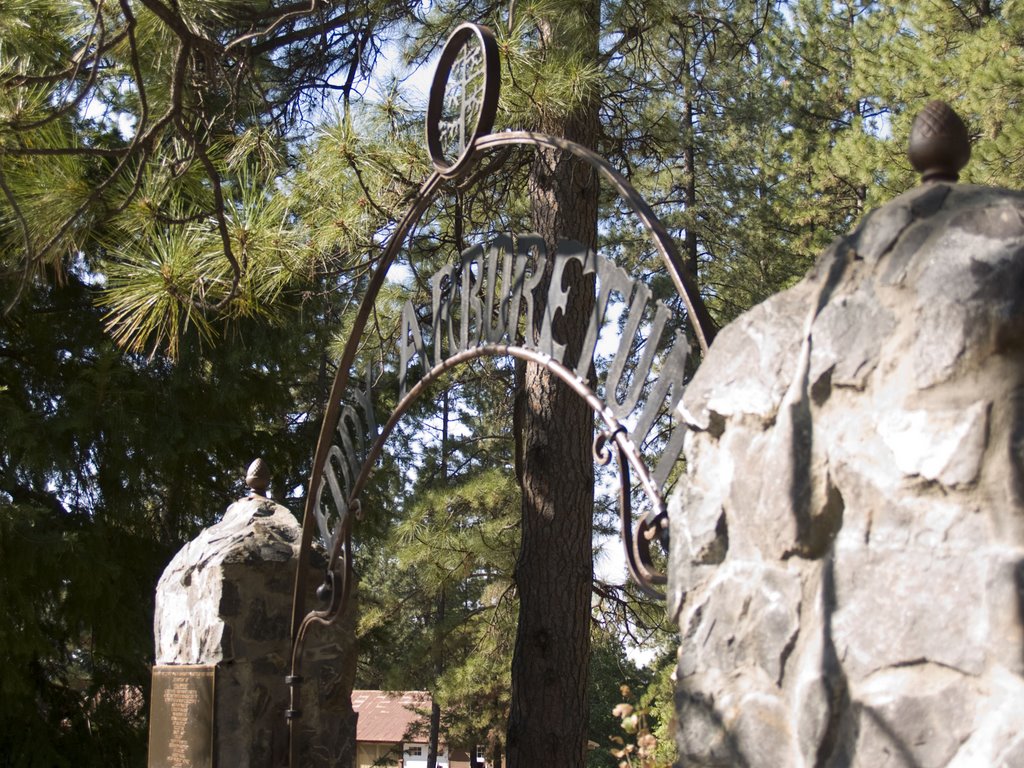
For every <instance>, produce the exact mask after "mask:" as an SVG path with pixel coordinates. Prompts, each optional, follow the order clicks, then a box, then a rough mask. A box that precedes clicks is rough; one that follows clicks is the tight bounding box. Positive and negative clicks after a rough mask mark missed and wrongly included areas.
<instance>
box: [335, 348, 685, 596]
mask: <svg viewBox="0 0 1024 768" xmlns="http://www.w3.org/2000/svg"><path fill="white" fill-rule="evenodd" d="M478 357H515V358H518V359H520V360H525V361H527V362H532V363H536V364H538V365H542V366H544V367H545V368H547V369H548V370H549V371H551V372H552V373H554V374H555V375H556V376H557V377H558V378H559V379H561V380H562V381H563V382H565V383H566V384H567V385H568V386H569V387H570V388H571V389H572V390H573V391H574V392H575V393H576V394H577V395H579V396H580V397H581V398H583V400H585V401H586V402H587V405H589V406H590V407H591V409H592V410H593V411H594V412H595V413H596V414H597V415H598V416H600V417H601V418H602V419H603V420H604V423H605V425H606V426H607V431H606V432H603V433H599V434H598V438H597V440H595V450H594V458H595V460H596V461H598V462H599V463H601V464H607V463H609V460H610V457H606V454H607V448H605V445H604V444H605V442H614V443H615V446H616V448H617V451H616V453H617V455H618V459H619V475H620V490H619V492H620V515H621V520H622V535H623V538H624V539H625V540H626V551H627V563H628V565H629V570H630V575H631V576H632V577H633V579H634V580H635V581H636V582H637V584H639V586H640V588H641V589H642V590H644V592H646V593H647V594H648V595H650V596H652V597H657V598H659V599H664V595H663V594H661V593H660V592H658V591H657V590H654V589H653V588H652V587H651V584H664V583H665V576H664V575H662V574H660V573H658V572H657V571H656V570H655V569H654V567H653V564H652V563H651V560H650V549H649V548H647V547H637V546H635V545H634V540H633V534H632V527H633V521H632V512H631V504H630V467H632V470H633V472H635V473H636V477H637V479H638V481H639V483H640V485H641V487H643V489H644V492H645V493H646V494H647V497H648V498H649V499H650V500H651V504H652V506H653V507H654V509H653V510H652V511H651V512H648V513H647V514H646V515H645V516H644V518H643V520H642V521H641V526H642V527H643V529H644V530H646V527H648V526H649V523H648V522H647V521H648V520H651V519H656V518H658V517H659V516H660V515H661V514H662V513H663V512H664V509H665V502H664V499H663V498H662V495H661V490H660V489H659V488H658V486H657V484H656V483H655V482H654V480H653V478H652V477H651V473H650V470H648V468H647V465H646V464H645V463H644V461H643V458H641V456H640V452H639V451H638V450H637V446H636V445H635V444H634V443H633V441H632V440H631V439H630V437H629V432H628V430H627V429H626V427H625V426H624V425H623V424H622V423H621V422H620V421H619V420H618V419H617V418H616V417H615V416H614V415H613V414H612V412H611V410H610V409H609V408H608V406H606V405H605V404H604V402H603V401H602V400H601V398H599V397H598V396H597V394H596V393H595V392H594V391H593V390H592V389H591V388H590V387H589V386H587V384H586V382H584V381H583V380H582V379H581V378H580V377H579V376H577V375H576V373H575V372H574V371H571V370H569V369H568V368H567V367H566V366H564V365H562V364H561V363H559V362H558V361H557V360H555V359H554V358H552V357H551V356H550V355H547V354H545V353H543V352H538V351H537V350H533V349H529V348H527V347H520V346H518V345H514V344H487V343H485V344H479V345H477V346H475V347H472V348H471V349H467V350H463V351H462V352H459V353H458V354H455V355H452V356H451V357H449V358H447V359H446V360H444V361H443V362H441V363H438V364H437V365H435V366H434V367H433V368H432V369H430V371H428V372H427V373H425V374H424V375H423V376H422V377H421V378H420V380H419V381H418V382H417V383H416V385H415V386H413V387H412V389H410V390H409V391H408V392H407V393H406V395H405V397H403V398H402V400H401V401H400V402H399V403H398V405H397V406H395V410H394V412H393V413H392V414H391V417H390V418H389V419H388V422H387V424H385V425H384V427H383V429H382V430H381V432H380V435H379V436H378V437H377V440H376V441H375V442H374V444H373V445H372V446H371V447H370V450H369V451H368V453H367V455H366V459H365V460H364V461H363V465H362V468H361V469H360V472H359V476H358V477H357V478H356V481H355V482H354V483H353V484H352V490H351V492H350V494H349V498H348V500H347V501H346V503H347V504H348V506H349V508H350V509H351V508H352V505H358V503H359V502H358V497H359V495H360V493H362V490H363V488H364V487H365V485H366V482H367V480H369V477H370V474H371V473H372V472H373V469H374V467H375V466H376V464H377V459H378V458H380V455H381V453H382V452H383V450H384V444H385V443H386V442H387V440H388V438H389V437H390V436H391V433H392V431H394V428H395V427H396V426H397V425H398V422H399V420H400V419H401V418H402V416H404V415H405V413H406V411H408V410H409V408H410V407H411V406H412V404H413V403H414V402H416V400H418V399H419V398H420V396H421V395H423V393H424V392H425V391H426V390H427V388H428V387H429V386H430V385H431V384H433V383H434V382H435V381H437V379H439V378H440V377H441V376H442V375H444V374H445V373H446V372H447V371H449V370H451V369H452V368H455V367H456V366H458V365H461V364H463V363H467V362H469V361H470V360H474V359H476V358H478ZM602 436H604V438H605V439H604V441H602V440H601V438H602ZM599 441H600V445H599V444H598V443H599ZM640 538H641V539H643V537H642V536H641V537H640ZM644 540H645V541H646V539H644ZM342 555H343V547H342V544H341V537H339V538H338V540H337V542H336V543H335V546H334V547H333V548H332V550H331V553H330V559H329V561H328V565H327V568H328V570H334V569H335V568H336V567H337V566H338V564H339V560H341V561H342V562H341V565H342V566H343V567H344V568H345V569H346V571H347V570H348V568H350V567H351V565H350V564H348V563H346V562H344V558H343V556H342Z"/></svg>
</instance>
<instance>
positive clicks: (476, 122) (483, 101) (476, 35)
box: [427, 24, 501, 177]
mask: <svg viewBox="0 0 1024 768" xmlns="http://www.w3.org/2000/svg"><path fill="white" fill-rule="evenodd" d="M500 81H501V70H500V68H499V66H498V44H497V42H496V41H495V39H494V33H493V32H491V30H489V29H488V28H487V27H482V26H480V25H479V24H461V25H460V26H458V27H457V28H456V29H455V31H454V32H452V34H451V36H450V37H449V38H448V42H447V43H445V46H444V50H443V51H442V52H441V59H440V61H439V62H438V64H437V71H436V72H435V73H434V81H433V83H431V86H430V101H429V103H428V104H427V151H428V152H429V153H430V161H431V162H432V163H433V164H434V168H435V169H436V170H437V172H438V173H440V174H441V175H442V176H445V177H452V176H457V175H458V174H459V173H461V172H462V170H463V169H464V168H465V167H466V165H467V163H468V162H469V160H470V158H471V156H472V149H473V143H474V142H475V141H476V140H477V139H478V138H479V137H481V136H484V135H486V134H488V133H490V131H491V128H492V127H493V126H494V115H495V112H497V109H498V89H499V84H500Z"/></svg>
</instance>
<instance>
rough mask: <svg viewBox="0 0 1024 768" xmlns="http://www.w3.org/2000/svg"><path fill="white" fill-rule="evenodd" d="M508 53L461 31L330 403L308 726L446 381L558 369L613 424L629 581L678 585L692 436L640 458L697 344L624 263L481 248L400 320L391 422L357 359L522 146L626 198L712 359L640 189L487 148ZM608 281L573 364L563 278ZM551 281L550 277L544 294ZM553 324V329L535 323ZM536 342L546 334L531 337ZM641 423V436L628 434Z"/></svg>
mask: <svg viewBox="0 0 1024 768" xmlns="http://www.w3.org/2000/svg"><path fill="white" fill-rule="evenodd" d="M498 76H499V67H498V54H497V46H496V44H495V42H494V37H493V34H492V33H491V32H490V31H489V30H488V29H486V28H485V27H481V26H478V25H475V24H463V25H461V26H460V27H458V28H457V29H456V30H455V31H454V32H453V33H452V35H451V36H450V37H449V39H448V42H447V43H446V45H445V48H444V50H443V52H442V54H441V59H440V64H439V66H438V71H437V74H436V75H435V78H434V82H433V85H432V87H431V93H430V102H429V105H428V110H427V126H426V137H427V147H428V152H429V155H430V158H431V161H432V163H433V165H434V168H435V170H434V172H433V173H432V174H431V175H430V176H429V177H428V178H427V180H426V181H425V182H424V183H423V185H422V186H421V188H420V190H419V194H418V195H417V196H416V197H415V198H414V200H413V202H412V204H411V206H410V209H409V211H408V212H407V213H406V214H405V216H404V217H403V218H402V219H401V220H400V221H399V222H398V223H397V225H396V226H395V228H394V230H393V232H392V234H391V236H390V239H389V240H388V242H387V244H386V247H385V249H384V251H383V255H382V257H381V261H380V263H379V264H378V266H377V268H376V271H375V272H374V274H373V276H372V277H371V278H370V282H369V284H368V287H367V292H366V295H365V297H364V299H363V301H362V303H361V305H360V308H359V310H358V312H357V315H356V318H355V321H354V323H353V327H352V330H351V335H350V337H349V339H348V342H347V343H346V346H345V349H344V352H343V354H342V358H341V360H340V362H339V366H338V372H337V375H336V377H335V380H334V384H333V386H332V389H331V393H330V396H329V400H328V404H327V411H326V414H325V417H324V421H323V424H322V427H321V431H320V438H319V442H318V444H317V449H316V455H315V457H314V461H313V471H312V477H311V478H310V482H309V487H308V492H307V496H306V507H305V512H304V517H303V533H302V542H301V548H300V554H299V564H298V569H297V572H296V584H295V593H294V600H293V613H292V643H293V644H292V674H291V675H290V676H289V678H288V682H289V685H291V686H292V701H293V705H292V710H291V711H290V715H289V716H290V717H297V716H298V711H297V709H296V708H295V702H297V687H298V685H299V683H300V682H301V675H300V672H299V668H300V660H301V652H302V645H303V639H304V636H305V633H306V630H307V628H308V627H309V626H310V625H312V624H314V623H330V622H333V621H334V620H335V619H336V618H337V616H338V615H340V613H341V611H342V610H343V608H344V605H345V603H346V601H347V599H348V595H349V592H350V590H351V578H352V563H351V534H352V524H353V518H354V517H355V516H356V514H357V513H358V512H359V509H360V502H359V499H360V494H361V493H362V491H363V489H364V487H365V484H366V482H367V480H368V478H369V476H370V474H371V472H372V471H373V468H374V466H375V465H376V462H377V459H378V458H379V457H380V455H381V453H382V451H383V450H384V446H385V443H386V441H387V439H388V437H389V436H390V434H391V432H392V431H393V429H394V428H395V426H396V425H397V423H398V421H399V420H400V419H401V417H402V416H403V415H404V414H405V413H406V411H407V410H408V408H409V407H410V406H411V404H412V403H413V402H415V400H416V399H417V398H418V397H420V396H421V395H422V394H423V393H424V392H425V391H426V389H427V388H428V387H429V386H430V384H432V383H433V382H434V381H436V380H437V379H438V378H439V377H440V376H442V375H444V374H445V373H446V372H447V371H449V370H451V369H452V368H455V367H457V366H459V365H462V364H464V363H466V362H468V361H470V360H473V359H475V358H479V357H485V356H510V357H514V358H518V359H522V360H527V361H531V362H534V363H537V364H540V365H543V366H545V367H546V368H548V369H549V370H550V371H551V372H553V373H554V374H555V375H556V376H557V377H558V378H560V379H561V380H562V381H564V382H565V383H566V384H568V385H569V386H570V387H571V388H572V389H573V390H574V391H575V392H576V393H577V394H578V395H579V396H580V397H582V398H583V399H584V400H586V402H587V403H588V404H589V405H590V407H591V408H592V410H593V411H594V413H595V415H596V417H597V418H598V419H600V420H601V421H602V422H603V424H604V429H603V430H600V431H599V432H598V435H597V438H596V440H595V444H594V457H595V460H596V461H598V462H600V463H605V464H606V463H609V462H610V461H611V458H612V451H611V448H610V446H612V445H614V446H615V454H616V458H617V464H618V468H619V476H620V517H621V522H622V536H623V540H624V544H625V546H626V557H627V563H628V565H629V569H630V573H631V575H632V576H633V578H634V579H635V580H636V581H637V583H638V584H639V585H640V586H641V588H643V589H644V590H645V591H647V592H648V593H649V594H651V595H654V596H658V597H661V596H662V595H661V594H660V593H659V592H658V591H657V590H656V588H655V587H656V586H657V585H660V584H664V583H665V577H664V575H663V574H660V573H659V572H657V570H656V569H655V567H654V566H653V563H652V559H651V555H650V550H649V542H650V540H651V539H653V538H656V537H666V536H667V516H666V514H665V505H664V498H663V492H662V491H663V488H664V485H665V483H666V481H667V479H668V477H669V474H670V471H671V469H672V467H673V466H674V464H675V462H676V460H677V459H678V457H679V454H680V452H681V451H682V438H683V431H682V429H677V430H675V431H674V432H673V433H672V434H671V436H670V437H669V438H668V439H667V440H665V441H663V442H659V447H660V457H658V458H657V460H656V461H655V462H653V464H654V468H653V470H651V469H649V468H648V463H647V461H646V460H645V458H644V455H643V451H642V446H643V445H644V444H645V442H647V441H648V438H649V437H650V436H651V434H652V432H653V431H655V428H656V426H658V423H659V420H661V418H662V417H663V416H664V415H665V414H666V413H671V411H672V410H673V409H674V408H675V406H676V405H677V404H678V402H679V400H680V399H681V397H682V393H683V380H684V368H685V365H686V361H687V356H688V354H689V344H688V342H687V339H686V336H685V335H684V334H682V333H679V332H668V329H669V321H670V319H671V311H670V310H669V309H668V307H666V306H665V305H664V304H663V303H662V302H660V301H655V300H653V296H652V291H651V289H650V288H649V287H648V286H647V285H645V284H644V283H643V282H642V281H640V280H637V279H634V278H633V277H632V276H631V275H630V274H629V273H628V272H626V270H624V269H622V268H621V267H619V266H617V265H616V264H615V263H614V262H612V261H611V260H610V259H607V258H604V257H602V256H601V255H599V254H596V253H594V252H593V251H590V250H588V249H586V248H584V247H583V246H581V245H580V244H579V243H576V242H573V241H569V240H562V241H560V242H559V243H558V244H557V248H556V249H555V252H554V253H548V252H547V249H546V246H545V244H544V240H543V239H542V238H541V237H540V236H538V235H536V234H530V233H527V234H519V235H516V234H502V235H498V236H495V237H493V238H491V239H490V240H489V242H486V243H481V244H478V245H475V246H473V247H470V248H467V249H466V250H465V251H463V252H462V253H461V254H458V255H457V257H456V258H455V259H454V261H453V263H452V264H449V265H447V266H445V267H442V268H441V269H439V270H438V271H437V272H436V273H435V274H434V275H433V276H432V277H431V278H430V280H429V285H430V298H429V303H427V302H426V301H424V302H422V303H421V304H420V305H417V303H416V302H415V301H414V300H413V299H412V298H410V299H409V300H408V301H406V303H405V304H404V306H403V308H402V311H401V319H400V327H399V334H398V337H399V339H398V344H397V348H396V349H395V350H393V353H394V354H393V359H392V361H391V362H390V363H389V364H390V365H393V366H394V370H395V372H396V373H397V377H398V381H399V392H398V404H397V406H396V407H395V409H394V411H393V412H392V413H391V414H390V415H389V416H388V418H387V420H386V421H384V422H383V423H380V422H379V420H378V418H377V416H376V414H375V412H374V397H373V392H372V391H371V389H370V382H371V379H370V377H369V375H368V369H367V368H366V367H365V366H364V367H363V371H362V375H358V374H356V371H357V369H359V367H360V366H359V365H358V363H357V352H358V348H359V343H360V340H361V338H362V336H363V331H364V329H365V328H366V325H367V323H368V321H369V318H370V317H371V314H372V313H373V309H374V304H375V302H376V299H377V296H378V294H379V293H380V291H381V288H382V287H383V286H384V284H385V278H386V275H387V272H388V269H389V267H390V266H391V264H392V263H393V262H394V260H395V258H396V257H397V255H398V253H399V252H400V250H401V249H402V248H403V246H404V245H405V241H406V239H407V237H408V236H409V233H410V232H411V231H412V229H413V227H414V226H415V225H416V224H417V222H418V221H419V219H420V217H421V216H422V215H423V213H424V212H425V211H426V210H427V208H428V207H429V206H430V204H431V203H432V201H433V200H434V199H435V197H436V196H437V194H438V193H439V192H440V191H441V189H442V188H443V186H444V185H445V184H446V183H453V182H456V181H459V180H464V178H465V175H466V171H467V169H468V168H470V167H471V166H472V165H473V162H474V161H475V160H476V159H477V158H479V157H481V156H483V155H486V154H488V153H493V152H495V151H496V150H500V149H504V148H507V147H512V146H521V147H527V148H533V149H535V150H536V149H555V150H559V151H562V152H568V153H571V154H573V155H575V156H576V157H578V158H579V159H581V160H583V161H585V162H587V163H588V164H589V165H590V166H591V167H592V168H593V169H594V170H595V171H596V172H597V173H598V174H599V176H600V178H601V179H603V180H604V181H605V182H606V183H607V184H609V185H610V186H611V187H612V188H613V189H614V190H615V191H616V193H617V194H618V195H619V197H620V198H621V199H622V201H624V202H625V203H626V205H627V206H628V207H629V208H630V209H631V210H632V213H633V214H634V216H635V217H636V218H637V220H638V221H639V222H640V224H641V225H642V226H643V228H644V229H645V230H646V232H647V234H648V236H649V237H650V240H651V243H652V244H653V245H654V247H655V249H656V250H657V251H658V253H659V254H660V256H661V258H662V261H663V263H664V265H665V269H666V272H667V273H668V275H669V277H670V278H671V279H672V282H673V285H674V286H675V288H676V291H677V292H678V294H679V296H680V298H681V299H682V300H683V302H684V304H685V306H686V309H687V316H688V321H689V323H690V329H691V331H692V333H693V337H694V338H695V339H696V341H697V343H698V345H699V346H700V347H701V350H702V351H706V349H707V339H706V337H705V333H704V331H703V329H702V326H701V323H700V321H699V319H698V315H697V314H696V306H695V302H694V301H693V300H692V297H693V295H694V287H693V286H692V284H690V283H689V282H688V280H687V278H686V276H685V275H686V273H685V272H684V270H683V269H682V268H681V263H682V262H681V259H680V257H679V254H678V251H677V250H676V247H675V244H674V242H673V241H672V239H671V238H670V237H669V236H668V233H667V231H666V230H665V229H664V227H663V226H662V225H661V223H660V222H659V221H658V218H657V216H656V215H655V214H654V212H653V210H652V209H651V208H650V207H649V206H648V205H647V203H646V202H645V201H644V200H643V199H642V198H641V197H640V196H639V194H637V192H636V191H635V190H634V189H633V188H632V186H631V185H630V184H629V182H628V181H626V180H625V179H624V178H623V177H622V176H621V175H619V174H618V173H617V172H616V171H615V170H614V169H613V168H612V167H611V166H610V165H609V164H608V163H607V162H606V161H605V160H604V159H603V158H601V157H600V156H598V155H596V154H595V153H593V152H592V151H590V150H589V149H587V148H585V147H582V146H580V145H578V144H575V143H573V142H570V141H566V140H564V139H560V138H557V137H553V136H548V135H545V134H538V133H530V132H523V131H520V132H505V133H500V134H495V135H488V131H489V130H490V128H491V127H492V125H493V122H494V116H495V112H496V109H497V101H498V88H499V77H498ZM574 261H575V262H577V263H578V264H579V267H580V268H582V271H583V272H584V273H585V274H587V273H589V274H593V275H595V276H596V284H597V286H598V287H597V294H596V297H595V299H596V300H595V301H594V308H593V311H592V313H591V316H590V318H589V324H588V327H587V331H586V336H585V340H584V344H583V347H582V351H581V352H580V354H579V356H578V358H577V359H567V352H566V348H565V347H564V346H563V345H562V344H560V343H559V341H558V339H557V336H556V333H555V331H554V320H555V317H556V316H557V314H558V312H559V310H560V309H562V308H564V307H565V306H566V303H567V298H568V293H567V292H566V290H565V289H564V287H563V283H562V279H561V278H562V273H563V272H564V270H565V268H566V267H567V266H568V265H569V264H570V263H571V262H574ZM545 269H549V270H550V273H551V279H550V281H549V282H548V283H547V284H546V285H547V288H546V291H547V293H546V295H544V296H539V295H538V291H539V290H541V289H542V288H541V286H542V284H544V281H543V279H542V278H543V277H544V273H545ZM613 297H614V300H615V301H616V302H618V303H619V304H620V305H621V308H622V317H618V318H612V317H611V313H610V312H609V306H610V302H612V301H613ZM538 313H540V316H537V315H538ZM620 322H621V324H622V329H623V330H622V333H621V336H620V338H619V341H618V345H617V347H616V349H615V351H614V353H613V354H612V355H611V358H610V363H609V365H608V369H607V372H606V375H605V378H604V382H603V386H597V387H596V389H595V388H593V387H591V386H590V384H588V382H587V377H588V375H589V374H590V370H591V366H592V361H593V360H594V355H595V349H596V348H597V346H598V343H599V341H600V340H601V339H602V337H603V336H602V331H603V330H604V329H606V328H608V327H610V326H612V325H617V324H618V323H620ZM534 328H537V329H539V330H537V331H536V332H535V331H534V330H533V329H534ZM627 425H629V426H627ZM634 479H635V482H636V485H637V486H639V488H640V489H642V491H643V493H644V494H645V496H646V498H647V499H648V502H649V505H650V510H649V511H648V512H647V513H646V514H645V515H643V516H642V517H641V519H640V520H639V521H638V522H637V523H636V528H635V529H634V522H633V513H632V509H631V491H632V488H633V482H634ZM315 532H318V533H319V536H320V538H321V540H322V542H323V544H324V545H325V546H326V548H327V551H328V555H329V557H328V567H327V571H326V573H325V583H324V585H323V586H322V587H321V589H320V590H319V591H318V594H319V595H320V596H321V598H322V599H324V601H325V603H326V604H327V605H326V607H325V608H324V609H323V610H319V611H311V612H309V613H308V614H307V613H306V612H305V601H304V595H305V594H306V589H307V585H306V583H305V576H304V575H305V574H306V573H307V564H308V561H309V553H310V548H311V547H312V545H313V537H314V533H315Z"/></svg>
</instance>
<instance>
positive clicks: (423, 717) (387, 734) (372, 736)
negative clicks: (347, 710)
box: [352, 691, 432, 744]
mask: <svg viewBox="0 0 1024 768" xmlns="http://www.w3.org/2000/svg"><path fill="white" fill-rule="evenodd" d="M431 704H432V699H431V697H430V694H429V693H428V692H427V691H395V692H388V691H352V709H354V710H355V711H356V712H358V713H359V717H358V719H357V720H356V741H376V742H388V743H401V742H412V743H419V744H426V743H427V734H428V732H429V730H430V729H429V725H430V718H429V714H428V713H429V712H430V706H431Z"/></svg>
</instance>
